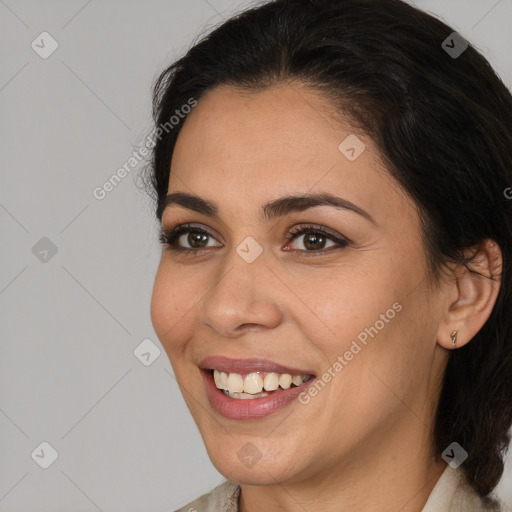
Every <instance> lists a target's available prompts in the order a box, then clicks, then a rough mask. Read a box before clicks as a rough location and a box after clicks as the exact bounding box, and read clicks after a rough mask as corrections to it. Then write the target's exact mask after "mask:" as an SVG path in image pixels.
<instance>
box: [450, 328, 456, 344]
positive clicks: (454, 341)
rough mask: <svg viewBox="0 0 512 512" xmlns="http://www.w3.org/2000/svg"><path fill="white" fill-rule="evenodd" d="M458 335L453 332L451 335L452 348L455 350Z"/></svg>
mask: <svg viewBox="0 0 512 512" xmlns="http://www.w3.org/2000/svg"><path fill="white" fill-rule="evenodd" d="M457 333H458V331H453V332H452V333H451V335H450V336H451V338H452V348H455V343H456V341H457Z"/></svg>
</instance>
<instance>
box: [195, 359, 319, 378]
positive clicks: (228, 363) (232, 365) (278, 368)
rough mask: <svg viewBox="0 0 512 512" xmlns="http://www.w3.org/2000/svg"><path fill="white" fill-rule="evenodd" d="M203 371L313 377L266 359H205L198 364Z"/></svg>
mask: <svg viewBox="0 0 512 512" xmlns="http://www.w3.org/2000/svg"><path fill="white" fill-rule="evenodd" d="M199 368H202V369H203V370H219V371H221V372H225V373H240V374H248V373H253V372H267V373H268V372H275V373H289V374H290V375H314V373H313V372H312V371H310V370H304V369H301V368H293V367H289V366H284V365H282V364H279V363H275V362H274V361H270V360H268V359H233V358H230V357H225V356H210V357H206V358H205V359H203V360H202V361H201V362H200V363H199Z"/></svg>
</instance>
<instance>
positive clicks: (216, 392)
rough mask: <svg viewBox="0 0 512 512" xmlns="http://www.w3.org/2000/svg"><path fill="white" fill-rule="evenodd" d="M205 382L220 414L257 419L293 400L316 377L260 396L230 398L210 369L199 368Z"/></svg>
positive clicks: (239, 418) (229, 416) (243, 418)
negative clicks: (217, 384) (215, 380)
mask: <svg viewBox="0 0 512 512" xmlns="http://www.w3.org/2000/svg"><path fill="white" fill-rule="evenodd" d="M201 375H202V376H203V379H204V381H205V384H206V392H207V394H208V398H209V400H210V404H211V405H212V407H213V408H214V409H215V411H216V412H218V413H219V414H220V415H221V416H224V417H225V418H230V419H234V420H257V419H260V418H264V417H266V416H269V415H270V414H273V413H275V412H277V411H279V410H281V409H283V408H284V407H285V406H287V405H288V404H289V403H291V402H293V401H294V400H295V399H296V398H297V397H298V396H299V395H300V394H301V393H302V392H303V391H304V390H305V389H306V388H307V387H308V386H310V385H311V384H312V383H313V382H314V381H315V380H316V378H312V379H310V380H308V381H307V382H303V383H302V384H301V385H300V386H297V387H293V388H288V389H283V390H282V391H278V392H277V393H272V394H270V395H269V396H264V397H261V398H247V399H245V400H244V399H239V398H231V397H229V396H227V395H225V394H224V392H223V391H222V390H220V389H219V388H218V387H217V386H216V385H215V382H214V380H213V375H212V372H211V371H207V370H201Z"/></svg>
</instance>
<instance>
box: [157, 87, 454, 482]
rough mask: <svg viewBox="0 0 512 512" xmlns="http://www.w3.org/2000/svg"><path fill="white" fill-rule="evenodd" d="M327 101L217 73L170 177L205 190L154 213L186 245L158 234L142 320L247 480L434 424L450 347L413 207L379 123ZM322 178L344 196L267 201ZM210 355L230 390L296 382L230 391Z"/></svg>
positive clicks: (302, 192) (362, 454)
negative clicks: (229, 82) (355, 120)
mask: <svg viewBox="0 0 512 512" xmlns="http://www.w3.org/2000/svg"><path fill="white" fill-rule="evenodd" d="M328 111H329V104H328V103H327V102H326V100H323V99H322V98H321V97H320V96H318V95H317V94H315V93H314V92H313V91H311V90H307V89H305V88H301V87H300V86H299V85H293V86H292V85H280V86H275V87H272V88H269V89H266V90H264V91H261V92H255V93H241V92H239V91H237V90H235V89H233V88H230V87H227V86H222V87H218V88H216V89H214V90H212V91H209V92H208V93H206V94H205V95H204V96H203V97H202V98H201V99H200V101H199V102H198V105H197V106H196V107H195V108H194V109H193V110H192V112H191V113H190V114H189V116H188V118H187V120H186V122H185V124H184V126H183V128H182V130H181V133H180V135H179V137H178V141H177V144H176V147H175V151H174V155H173V159H172V163H171V170H170V182H169V189H168V193H169V194H171V193H172V194H174V193H178V192H180V193H182V194H188V195H193V196H197V197H199V198H201V200H202V201H207V202H208V203H209V206H212V205H213V206H214V208H213V209H212V208H210V209H209V210H208V209H205V208H202V209H201V208H198V206H200V202H199V201H192V202H191V201H189V202H188V206H185V205H184V204H185V203H184V202H183V201H182V200H179V201H178V202H179V203H181V204H178V202H171V201H169V205H168V207H167V208H166V210H165V212H164V214H163V219H162V224H163V227H164V229H165V230H171V229H173V228H175V227H176V226H179V225H182V224H192V227H190V226H189V227H188V229H189V232H185V233H181V234H179V235H178V236H177V237H176V238H175V247H176V248H182V249H189V250H190V251H191V252H179V251H174V250H171V248H170V247H166V248H165V249H164V251H163V253H162V257H161V262H160V266H159V268H158V272H157V275H156V279H155V284H154V290H153V297H152V304H151V316H152V322H153V325H154V328H155V330H156V333H157V335H158V337H159V339H160V341H161V343H162V345H163V346H164V348H165V350H166V351H167V354H168V356H169V359H170V361H171V364H172V367H173V369H174V373H175V375H176V379H177V381H178V383H179V385H180V387H181V390H182V392H183V395H184V398H185V401H186V403H187V405H188V407H189V409H190V411H191V413H192V415H193V417H194V420H195V421H196V423H197V425H198V427H199V430H200V432H201V435H202V437H203V439H204V442H205V445H206V449H207V451H208V453H209V456H210V458H211V459H212V461H213V463H214V465H215V466H216V467H217V469H218V470H219V471H220V472H221V473H222V474H223V475H225V476H226V478H228V479H230V480H232V481H234V482H237V483H241V484H263V485H265V484H266V485H270V484H275V483H277V482H300V481H304V480H306V479H315V478H323V479H324V480H323V481H324V482H325V478H327V476H328V475H331V476H334V475H335V473H336V471H340V470H343V469H347V468H350V467H352V468H364V467H365V466H366V465H367V463H368V464H371V463H372V462H374V463H375V464H377V463H378V461H379V460H383V459H386V457H388V459H389V457H393V454H396V453H404V452H406V451H408V453H411V458H413V459H414V458H416V457H417V456H418V453H419V452H421V450H422V448H421V447H422V446H427V445H428V443H429V442H430V433H431V431H430V427H431V425H432V423H433V413H434V410H435V407H436V400H437V394H438V392H439V390H440V382H441V377H442V374H443V371H444V368H445V364H446V354H447V351H445V350H444V349H442V348H441V347H440V346H439V345H438V344H437V343H436V337H437V331H438V328H439V323H440V318H441V310H442V307H441V305H442V300H441V299H440V298H439V297H438V296H436V295H434V294H430V295H428V293H427V278H426V269H427V267H426V257H425V251H424V248H423V245H422V243H421V239H420V222H419V217H418V214H417V212H416V210H415V207H414V204H413V203H412V201H411V200H410V199H409V198H408V197H407V196H406V195H405V194H404V193H403V191H402V190H401V189H400V187H399V186H398V185H397V183H396V181H395V180H394V179H393V178H392V177H391V175H390V174H389V173H388V172H387V171H386V170H385V168H384V167H383V165H382V163H381V162H380V160H379V157H378V154H377V152H376V150H375V149H374V147H373V145H372V141H371V140H370V139H369V138H368V137H365V136H364V135H361V134H359V133H358V134H355V131H354V129H353V128H352V127H351V126H350V124H341V123H340V122H336V121H335V120H333V119H332V118H331V117H329V116H328V114H327V112H328ZM354 136H357V138H358V139H356V138H354ZM347 137H349V138H348V139H347ZM358 140H359V141H358ZM361 143H363V144H364V145H365V148H364V149H363V147H362V146H361V145H360V144H361ZM340 145H341V146H340ZM351 148H352V149H351ZM361 151H362V152H361ZM327 194H328V195H330V196H333V197H335V198H338V200H339V202H340V204H338V205H337V206H333V205H332V204H322V205H316V206H312V204H313V202H309V203H308V202H307V201H299V200H297V199H296V200H293V201H291V202H282V203H277V206H276V207H274V208H271V207H267V208H266V209H264V206H265V205H267V204H269V203H273V202H275V201H279V199H281V198H285V197H288V196H309V195H315V196H317V197H320V195H327ZM182 199H183V196H182ZM343 201H345V203H343V204H344V206H345V207H343V204H341V203H342V202H343ZM301 205H302V208H299V206H301ZM199 210H201V211H199ZM213 210H216V215H214V213H215V212H214V211H213ZM303 227H308V228H310V231H309V232H306V233H305V234H304V233H303V234H299V235H294V234H293V233H294V232H296V231H297V230H298V229H299V228H303ZM198 228H199V229H202V230H205V231H206V232H207V234H206V235H205V234H202V233H201V232H197V231H194V229H198ZM318 229H320V230H321V231H320V232H318ZM322 231H325V232H326V233H327V234H324V233H323V232H322ZM290 232H292V235H290V234H289V233H290ZM290 236H291V237H292V238H290ZM194 251H195V252H194ZM207 358H209V359H207ZM224 358H227V360H226V359H224ZM212 369H218V370H223V371H224V373H226V374H230V373H231V374H232V375H225V376H221V380H220V381H219V382H220V385H221V386H223V387H229V388H230V389H231V391H232V392H233V393H234V392H237V391H240V390H241V388H240V386H245V388H244V389H246V390H248V391H250V392H251V393H253V394H254V393H257V392H258V389H259V386H261V381H259V378H262V380H263V383H264V384H266V385H267V386H266V387H267V388H269V389H272V388H274V387H275V386H276V385H277V383H281V384H282V386H283V387H284V388H286V387H287V386H290V387H288V389H282V388H281V386H280V387H279V388H278V389H276V390H274V391H270V393H268V395H267V396H265V397H261V398H249V397H246V398H241V395H234V396H236V397H237V398H232V397H230V396H227V395H226V394H225V393H224V392H223V391H221V390H220V389H217V387H216V386H215V384H214V380H213V376H212V373H213V372H212V371H211V370H212ZM287 370H288V372H287ZM258 372H259V373H258ZM270 373H277V375H270V376H269V377H268V378H266V375H267V374H270ZM286 373H290V374H291V375H292V377H293V375H295V374H303V375H313V376H314V378H313V379H310V380H309V381H306V382H304V383H303V384H301V385H300V386H299V387H298V388H295V385H294V384H291V385H290V384H289V380H290V379H289V377H287V376H286V375H284V374H286ZM249 374H253V375H249ZM254 374H256V375H254ZM248 375H249V376H248ZM282 375H284V376H282ZM247 376H248V377H247ZM296 382H298V383H300V382H301V381H298V380H296ZM251 386H252V387H251ZM299 388H300V389H299ZM263 392H265V390H263ZM299 392H300V394H299ZM257 396H259V395H257ZM389 460H390V459H389ZM412 463H413V461H412V460H411V464H412ZM366 467H367V466H366ZM361 470H362V469H361Z"/></svg>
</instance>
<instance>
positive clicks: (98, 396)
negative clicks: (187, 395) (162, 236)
mask: <svg viewBox="0 0 512 512" xmlns="http://www.w3.org/2000/svg"><path fill="white" fill-rule="evenodd" d="M414 3H415V4H416V5H418V6H419V7H421V8H423V9H425V10H428V11H430V12H432V13H435V14H436V15H439V16H441V17H443V18H444V19H445V21H447V22H448V23H449V24H451V25H452V26H453V27H454V29H455V30H458V31H460V32H461V34H463V35H464V36H465V37H466V38H467V39H469V40H470V41H471V42H472V43H473V44H475V45H476V46H477V47H478V48H479V49H480V50H481V51H482V52H483V53H484V54H485V56H486V57H487V58H488V59H489V60H490V61H491V63H492V64H493V66H494V67H495V69H496V70H497V72H498V73H499V74H500V76H501V77H502V78H503V80H504V81H505V82H506V83H507V85H509V86H511V85H512V57H511V48H512V33H511V32H510V21H511V20H512V0H500V1H497V0H478V1H476V0H475V1H473V0H471V1H469V0H452V1H444V0H443V1H441V0H429V1H416V2H414ZM247 5H248V2H242V1H240V0H208V1H206V0H165V1H157V0H151V1H146V2H142V1H140V0H138V1H124V2H121V1H115V0H108V1H107V0H103V1H100V0H89V1H85V0H74V1H56V0H54V1H40V0H33V1H25V0H23V1H15V0H0V38H1V45H0V48H1V50H0V51H1V58H2V65H1V68H0V105H1V116H0V123H1V147H2V152H1V169H2V170H1V183H2V185H1V188H0V229H1V233H2V244H1V262H0V310H1V315H2V316H1V324H0V325H1V327H0V328H1V344H2V345H1V357H0V379H1V383H0V449H1V452H0V453H1V464H0V512H7V511H9V512H15V511H52V512H57V511H68V512H69V511H73V512H74V511H96V510H100V511H104V512H117V511H119V512H121V511H123V512H131V511H140V510H145V511H155V512H156V511H170V510H174V509H175V508H177V507H178V506H181V505H184V504H185V503H187V502H188V501H190V500H192V499H193V498H195V497H196V496H198V495H199V494H201V493H203V492H206V491H208V490H209V489H211V488H212V487H214V486H215V485H217V484H218V483H220V482H221V481H222V479H223V477H222V476H221V475H220V474H219V473H218V472H217V471H216V470H215V469H214V468H213V466H212V465H211V463H210V461H209V459H208V457H207V455H206V451H205V449H204V447H203V444H202V441H201V438H200V436H199V433H198V431H197V429H196V427H195V424H194V423H193V421H192V419H191V418H190V415H189V413H188V410H187V409H186V407H185V404H184V401H183V399H182V398H181V395H180V393H179V390H178V386H177V384H176V381H175V380H174V377H173V374H172V370H171V366H170V364H169V361H168V360H167V357H166V355H165V352H163V350H162V352H161V354H160V356H159V357H156V356H157V355H158V354H157V352H156V351H157V348H153V349H151V350H150V354H151V355H150V356H145V358H146V360H147V359H148V358H149V359H150V361H148V362H151V364H149V365H148V366H145V365H144V364H143V363H142V362H141V361H140V360H139V359H137V358H136V357H135V356H134V353H133V351H134V349H135V348H136V347H137V346H138V345H139V344H140V343H141V342H142V340H144V339H147V338H149V339H150V340H152V342H153V343H154V346H155V347H158V348H160V349H161V348H162V347H161V345H160V343H159V342H158V340H157V338H156V335H155V333H154V331H153V328H152V326H151V321H150V317H149V304H150V297H151V289H152V284H153V277H154V273H155V270H156V267H157V264H158V259H159V245H158V243H157V240H156V235H157V229H156V224H155V223H154V221H153V213H152V210H151V203H150V201H149V199H148V198H147V197H146V196H145V195H144V194H143V193H142V192H141V190H140V189H139V188H138V187H137V185H138V179H137V175H138V172H139V171H140V166H139V167H138V168H136V169H135V170H133V171H132V172H131V173H130V174H129V175H128V176H127V177H126V178H124V180H123V181H122V182H121V183H119V184H118V185H117V186H116V187H115V189H114V190H112V191H111V192H110V193H108V194H107V195H106V197H105V198H104V199H103V200H98V199H95V197H94V196H93V193H92V191H93V189H94V188H95V187H97V186H101V185H102V184H103V183H104V182H105V181H106V180H107V179H108V178H109V177H110V176H111V175H112V174H113V173H114V172H115V171H116V170H117V169H118V168H119V167H121V166H122V165H123V164H124V163H125V162H127V160H128V159H129V157H130V156H131V153H132V151H133V150H134V148H136V147H138V146H140V145H141V144H142V143H143V140H144V137H145V136H146V135H147V134H148V133H149V130H150V129H151V119H150V86H151V82H152V80H153V78H154V77H155V75H156V74H157V73H158V72H159V71H161V70H163V69H164V67H165V66H167V65H168V64H169V63H170V62H171V61H172V60H173V59H175V58H176V57H178V56H179V55H181V54H182V53H183V52H184V51H185V50H186V49H187V48H188V46H189V44H190V43H191V42H192V40H193V38H194V37H195V36H197V35H198V34H200V33H204V32H205V31H207V30H209V29H211V28H212V27H213V25H214V24H217V23H219V22H220V21H222V19H223V18H226V17H227V16H229V14H231V13H232V12H233V11H234V10H239V9H241V8H243V7H244V6H247ZM43 31H46V32H49V33H50V34H51V36H52V37H53V38H54V39H55V40H56V41H57V43H58V45H59V46H58V49H57V50H56V51H55V52H54V53H53V54H52V55H51V56H50V57H48V58H47V59H43V58H41V57H40V56H39V54H37V53H36V52H35V51H34V50H33V49H32V47H31V43H32V41H34V40H36V42H37V41H38V40H39V41H40V39H36V38H37V37H38V36H39V34H41V32H43ZM439 43H440V44H441V41H440V42H439ZM40 45H41V44H40ZM44 45H45V48H48V47H49V43H48V41H47V42H46V43H44ZM43 237H46V238H48V239H49V240H51V243H52V244H53V245H54V246H55V247H56V249H57V252H56V253H55V254H54V255H52V252H51V250H50V252H49V253H48V254H45V253H44V252H42V251H44V249H45V248H48V241H45V240H43V241H41V242H39V245H36V243H38V241H39V240H40V239H41V238H43ZM45 244H46V245H45ZM35 245H36V249H33V247H34V246H35ZM34 252H35V253H36V254H34ZM41 258H43V259H44V258H46V261H41ZM146 343H148V342H146ZM155 357H156V359H155ZM142 359H143V358H142ZM43 441H46V442H48V443H49V444H50V445H51V446H52V447H53V448H54V449H55V450H56V451H57V452H58V458H57V459H56V460H55V461H54V462H53V464H52V465H51V466H50V467H48V468H47V469H43V468H41V467H40V465H39V464H44V462H45V461H46V462H49V461H50V457H51V453H50V451H49V449H48V448H46V447H45V446H44V445H43V446H42V447H41V446H40V444H41V442H43ZM41 450H42V451H41ZM31 454H34V455H31ZM36 462H37V463H36ZM511 466H512V464H511V462H510V460H509V461H508V462H507V468H506V473H505V475H504V477H503V479H502V481H501V483H500V485H499V487H498V495H499V496H500V498H501V499H502V500H503V501H504V503H506V504H507V510H512V469H511Z"/></svg>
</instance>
